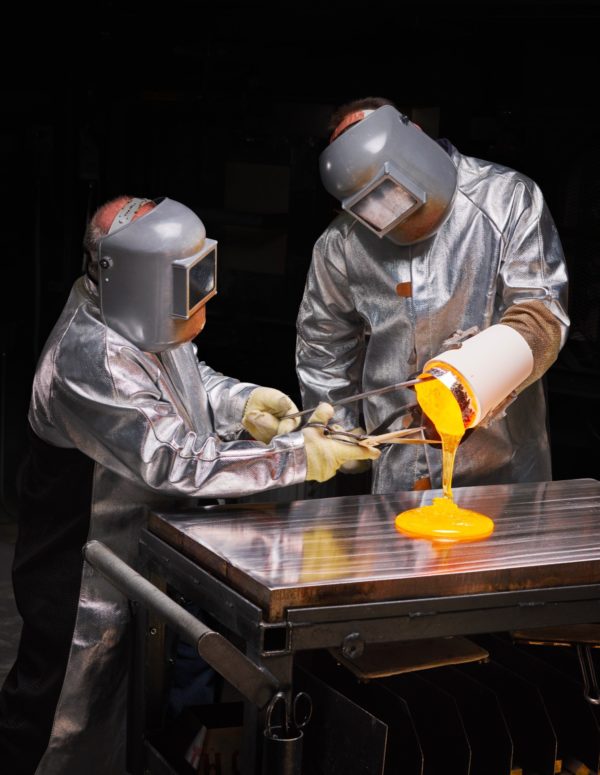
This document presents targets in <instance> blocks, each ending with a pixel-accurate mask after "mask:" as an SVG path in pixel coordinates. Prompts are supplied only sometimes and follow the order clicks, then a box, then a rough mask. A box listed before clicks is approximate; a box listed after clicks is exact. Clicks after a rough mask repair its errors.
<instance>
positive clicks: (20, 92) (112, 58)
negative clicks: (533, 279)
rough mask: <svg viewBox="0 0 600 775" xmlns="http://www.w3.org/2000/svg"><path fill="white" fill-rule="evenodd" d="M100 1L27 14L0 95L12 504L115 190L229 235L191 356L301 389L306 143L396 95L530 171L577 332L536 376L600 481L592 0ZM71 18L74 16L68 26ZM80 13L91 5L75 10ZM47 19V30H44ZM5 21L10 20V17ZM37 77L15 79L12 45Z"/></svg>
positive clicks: (456, 139)
mask: <svg viewBox="0 0 600 775" xmlns="http://www.w3.org/2000/svg"><path fill="white" fill-rule="evenodd" d="M285 8H286V18H287V14H288V13H289V15H290V21H282V20H281V17H280V14H281V11H282V6H281V5H279V6H269V7H267V6H266V5H263V4H257V3H245V4H239V5H238V4H235V3H228V2H223V3H217V4H215V5H214V7H212V8H211V9H207V8H204V7H202V5H201V4H198V3H195V2H173V3H169V4H162V5H160V6H153V5H147V4H146V5H144V6H143V8H141V7H140V5H139V4H135V5H133V4H127V3H101V4H99V5H97V6H96V7H95V8H94V13H95V16H94V18H93V19H90V20H85V23H82V24H81V26H80V27H79V28H78V32H77V34H75V33H73V34H71V33H70V32H69V31H68V29H67V27H65V28H64V29H63V31H62V32H61V31H60V24H58V25H56V21H57V20H56V19H54V20H53V21H54V23H55V25H54V27H53V31H52V34H45V32H46V31H45V30H44V29H43V20H42V21H40V19H39V18H37V19H36V21H37V25H36V31H37V35H36V37H35V40H34V39H32V38H28V41H27V51H26V53H25V52H23V51H21V52H20V54H21V56H20V57H18V58H16V59H14V58H7V62H6V65H5V66H4V67H3V70H2V72H3V81H2V83H3V86H2V90H1V91H0V165H1V166H0V169H1V171H2V174H1V175H0V186H1V187H2V200H3V208H2V209H3V216H4V217H3V219H2V229H1V230H0V244H1V250H2V255H3V261H2V266H3V281H2V284H1V289H0V294H1V295H0V301H1V306H0V353H1V383H0V389H1V404H0V421H1V422H2V427H1V434H0V440H1V446H0V456H1V459H0V471H1V477H2V480H1V486H2V499H3V501H5V502H7V503H8V509H9V511H10V503H11V498H12V494H13V491H14V478H15V473H16V470H17V466H18V462H19V459H20V456H21V454H22V450H23V443H24V428H25V417H26V411H27V403H28V400H29V389H30V382H31V377H32V374H33V369H34V366H35V362H36V359H37V356H38V354H39V352H40V349H41V347H42V346H43V343H44V340H45V338H46V336H47V334H48V333H49V331H50V328H51V327H52V324H53V322H54V320H55V319H56V317H57V315H58V313H59V312H60V309H61V307H62V305H63V303H64V301H65V299H66V296H67V294H68V291H69V288H70V286H71V284H72V282H73V280H74V279H75V278H76V277H77V275H78V274H79V273H80V268H81V248H80V243H81V236H82V233H83V229H84V226H85V222H86V218H87V217H88V215H89V214H90V213H91V212H92V211H93V210H94V208H95V207H96V206H97V205H98V204H100V203H102V202H103V201H105V200H106V199H108V198H110V197H112V196H114V195H117V194H120V193H132V194H136V195H138V194H139V195H144V196H149V197H154V196H160V195H167V196H169V197H172V198H174V199H178V200H181V201H183V202H184V203H186V204H187V205H188V206H190V207H192V208H193V209H194V210H195V211H196V212H197V213H198V214H199V215H200V216H201V217H202V219H203V220H204V222H205V224H206V226H207V230H208V233H209V235H210V236H212V237H214V238H217V239H218V240H219V250H220V276H219V294H218V296H217V297H216V298H215V299H214V300H212V301H211V303H210V305H209V308H208V324H207V327H206V329H205V332H204V333H203V334H202V335H201V337H200V338H199V339H198V346H199V349H200V355H201V357H202V358H203V359H205V360H206V361H207V362H208V363H210V365H211V366H213V367H214V368H217V369H219V370H222V371H223V372H225V373H227V374H230V375H232V376H237V377H239V378H241V379H244V380H249V381H255V382H258V383H260V384H266V385H273V386H277V387H279V388H281V389H282V390H285V391H287V392H288V393H290V394H291V395H292V396H293V397H294V398H295V399H296V400H298V388H297V383H296V377H295V371H294V343H295V318H296V311H297V307H298V303H299V300H300V297H301V294H302V289H303V283H304V277H305V274H306V270H307V268H308V264H309V261H310V254H311V248H312V245H313V243H314V241H315V239H316V238H317V237H318V235H319V234H320V233H321V231H322V230H323V228H324V227H325V226H326V225H327V223H328V222H329V221H330V220H331V218H332V216H333V213H334V208H335V202H334V201H333V200H332V199H330V198H329V197H328V195H327V194H326V193H325V192H324V191H323V189H322V187H321V184H320V181H319V176H318V156H319V153H320V152H321V150H322V149H323V148H324V147H325V144H326V142H327V133H326V122H327V117H328V114H329V112H330V110H331V108H332V107H333V106H335V105H338V104H339V103H341V102H344V101H346V100H349V99H353V98H355V97H360V96H366V95H383V96H387V97H389V98H391V99H393V100H394V101H395V102H396V103H397V104H398V105H399V107H400V108H401V109H403V110H404V111H405V112H406V113H408V114H409V115H410V116H411V118H413V120H415V121H417V122H418V123H419V124H420V125H421V126H422V127H423V128H424V129H425V130H426V131H427V132H429V133H430V134H431V135H433V136H443V137H448V138H449V139H450V140H451V141H452V142H453V143H454V144H455V145H456V146H457V147H458V148H459V149H460V150H461V151H462V152H464V153H466V154H469V155H474V156H479V157H482V158H486V159H490V160H493V161H496V162H500V163H503V164H506V165H509V166H511V167H514V168H516V169H519V170H520V171H522V172H524V173H526V174H528V175H530V176H531V177H532V178H534V180H536V181H537V182H538V183H539V184H540V186H541V187H542V190H543V192H544V194H545V196H546V199H547V201H548V203H549V205H550V209H551V211H552V213H553V216H554V218H555V220H556V223H557V226H558V228H559V232H560V234H561V238H562V241H563V244H564V248H565V253H566V256H567V261H568V266H569V272H570V280H571V285H570V313H571V316H572V320H573V325H572V329H571V334H570V337H569V341H568V343H567V345H566V347H565V348H564V350H563V351H562V353H561V356H560V358H559V361H558V362H557V364H556V365H555V366H554V367H553V368H552V369H551V371H550V372H549V374H548V377H547V385H548V391H549V404H550V418H549V419H550V428H551V434H552V443H553V457H554V476H555V478H561V479H565V478H573V477H578V476H594V477H597V478H600V463H599V462H598V461H599V460H600V456H599V455H598V454H597V448H598V443H599V442H600V411H599V409H600V342H599V339H600V111H599V110H598V99H599V94H600V89H599V86H598V84H599V80H600V66H599V65H600V55H599V46H600V37H599V33H600V7H599V4H598V2H568V1H567V0H564V1H560V2H553V1H552V0H544V1H542V0H540V1H539V2H535V1H534V0H529V1H524V2H520V3H498V2H488V3H484V2H481V3H473V4H471V3H458V4H446V5H438V4H432V3H417V2H415V3H403V2H397V3H395V4H393V5H391V4H378V3H371V4H364V5H363V6H362V7H360V6H349V5H348V4H342V3H328V4H322V5H321V6H320V7H318V8H316V7H315V6H312V5H311V6H307V5H300V4H295V5H293V6H291V5H289V4H287V5H286V7H285ZM71 21H72V20H71ZM76 21H82V22H83V20H76ZM56 27H58V30H59V31H58V32H56V31H55V29H56ZM9 34H10V31H9ZM24 56H26V57H30V58H31V57H33V59H34V61H35V63H36V68H37V75H36V80H35V82H34V83H32V82H30V83H28V84H27V85H26V86H24V87H22V88H15V86H14V78H13V76H14V74H15V71H18V69H19V62H20V61H23V57H24Z"/></svg>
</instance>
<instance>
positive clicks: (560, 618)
mask: <svg viewBox="0 0 600 775" xmlns="http://www.w3.org/2000/svg"><path fill="white" fill-rule="evenodd" d="M140 554H141V561H142V570H143V573H144V575H146V577H147V578H149V579H152V580H157V579H158V580H159V581H160V583H161V584H163V585H165V586H166V585H168V586H169V587H171V588H172V589H173V590H176V592H177V593H179V594H181V595H182V596H184V597H185V598H186V599H188V600H191V601H194V602H197V603H200V604H201V605H202V607H203V609H204V610H206V611H207V612H208V613H209V614H210V615H211V616H212V617H213V618H214V619H215V620H217V621H218V622H219V623H220V625H222V626H223V628H225V631H227V632H229V633H233V634H234V635H235V636H237V637H238V638H240V639H241V640H242V641H243V642H244V644H245V652H246V655H247V656H248V657H249V658H250V659H251V660H252V661H253V662H254V663H255V664H257V665H260V666H261V667H264V668H266V669H267V670H268V671H269V672H270V673H271V674H272V675H273V676H275V678H276V679H277V680H278V681H279V682H280V686H281V689H282V691H284V692H286V693H287V694H288V695H290V694H291V692H292V687H293V678H292V672H293V665H294V654H295V653H296V652H299V651H303V650H310V649H321V648H330V647H331V648H341V649H342V652H343V653H344V655H345V656H346V657H348V658H352V657H357V656H359V655H360V654H361V653H362V651H363V649H364V647H365V644H368V643H378V642H399V641H403V640H414V639H422V638H432V637H444V636H450V635H468V634H475V633H485V632H488V633H489V632H499V631H505V630H512V629H518V628H523V627H527V628H532V627H543V626H547V625H558V624H578V623H586V622H597V621H600V584H589V585H588V584H586V585H577V586H559V587H544V588H540V589H536V588H534V589H527V590H519V591H514V592H505V591H503V592H497V593H485V594H470V595H448V596H444V597H420V598H415V599H405V598H404V599H402V600H387V601H383V602H372V603H369V602H365V603H354V604H348V605H328V606H311V607H297V608H288V609H287V610H286V611H285V614H284V616H283V617H282V618H281V620H279V621H275V622H269V621H266V620H265V617H264V615H263V611H262V609H261V608H260V607H258V606H257V605H255V604H254V603H252V602H251V601H250V600H248V599H247V598H245V597H244V596H243V595H240V594H239V593H238V592H236V591H235V590H233V589H232V588H231V587H230V586H229V585H228V584H227V583H226V582H225V581H221V580H219V579H218V578H216V577H215V576H213V575H212V574H211V573H209V572H207V571H206V570H205V569H203V568H202V567H200V566H199V565H198V564H197V563H195V562H194V561H192V560H190V559H188V558H187V557H185V556H184V555H182V554H181V553H180V552H179V551H177V550H176V549H174V548H173V547H172V546H170V545H169V544H167V543H166V542H164V541H163V540H161V539H160V538H158V537H157V536H156V535H154V534H153V533H151V532H150V531H148V530H145V531H143V533H142V536H141V540H140ZM138 618H139V626H138V628H137V647H136V651H137V653H138V654H140V653H141V654H143V655H144V656H143V659H138V666H137V670H136V680H135V700H134V703H133V706H134V707H135V708H137V713H136V714H135V715H134V717H133V719H132V731H133V735H134V737H135V739H137V740H141V739H143V737H144V731H145V730H146V729H147V728H148V726H147V725H148V721H149V719H150V718H151V717H152V710H151V709H152V702H153V700H152V689H153V688H156V683H157V672H156V671H157V665H158V662H159V658H157V653H158V652H159V651H160V644H159V643H156V645H154V644H153V635H155V634H157V632H158V629H157V627H156V626H153V625H151V624H149V621H148V619H147V617H146V616H145V615H141V616H139V617H138ZM225 634H226V633H225ZM156 641H157V639H156V638H154V642H156ZM146 664H150V665H152V668H151V669H150V671H148V670H147V669H146V668H145V666H146ZM148 673H149V674H150V675H151V676H152V680H153V682H154V687H152V686H150V687H149V686H148V681H147V674H148ZM158 683H159V684H160V681H158ZM263 721H264V713H263V712H262V711H258V710H257V708H256V707H254V706H253V705H251V704H250V703H245V708H244V751H243V761H244V764H243V767H244V769H243V772H244V775H252V774H253V773H258V772H259V771H260V769H259V765H258V762H259V760H260V750H259V743H258V742H257V741H258V740H259V739H260V737H259V734H260V731H261V729H262V728H263V725H264V724H263ZM146 749H147V750H146V752H145V753H144V754H143V757H144V768H145V769H143V770H142V769H140V770H139V771H140V772H147V773H157V775H162V773H172V772H173V770H172V769H170V768H169V767H168V765H166V763H164V762H163V761H162V760H161V759H160V756H158V754H157V753H156V752H155V751H152V750H151V746H148V744H146Z"/></svg>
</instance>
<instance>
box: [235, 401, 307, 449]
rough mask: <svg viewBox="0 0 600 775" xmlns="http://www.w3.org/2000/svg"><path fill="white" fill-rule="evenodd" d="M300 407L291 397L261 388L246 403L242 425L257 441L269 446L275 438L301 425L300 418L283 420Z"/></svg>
mask: <svg viewBox="0 0 600 775" xmlns="http://www.w3.org/2000/svg"><path fill="white" fill-rule="evenodd" d="M297 411H298V407H297V406H296V404H295V403H294V402H293V401H292V399H291V398H290V397H289V396H286V394H285V393H282V392H281V390H275V388H268V387H259V388H256V389H255V390H253V391H252V393H250V397H249V398H248V400H247V401H246V406H245V408H244V415H243V417H242V425H243V426H244V428H245V429H246V430H247V431H248V433H249V434H250V435H251V436H252V438H254V439H256V440H257V441H263V442H264V443H265V444H268V443H269V442H270V441H271V439H272V438H273V436H281V434H283V433H291V432H292V431H293V430H295V429H296V428H297V427H298V426H299V425H300V418H299V417H294V418H293V419H291V420H282V419H281V418H282V417H284V416H285V415H286V414H294V412H297Z"/></svg>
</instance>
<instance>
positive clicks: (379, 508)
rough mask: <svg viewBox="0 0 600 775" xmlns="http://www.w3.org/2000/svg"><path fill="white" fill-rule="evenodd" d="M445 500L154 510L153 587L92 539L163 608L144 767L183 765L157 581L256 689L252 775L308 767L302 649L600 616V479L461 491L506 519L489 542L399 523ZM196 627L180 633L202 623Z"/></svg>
mask: <svg viewBox="0 0 600 775" xmlns="http://www.w3.org/2000/svg"><path fill="white" fill-rule="evenodd" d="M434 494H436V493H434ZM431 496H432V493H431V492H425V493H423V492H403V493H395V494H390V495H362V496H351V497H341V498H328V499H322V500H309V501H295V502H292V503H287V504H282V503H265V504H255V503H241V504H235V505H224V506H214V507H209V508H207V509H203V510H197V511H193V510H192V511H188V512H180V513H152V514H150V517H149V523H148V528H147V530H145V531H144V532H143V534H142V537H141V542H140V552H141V561H142V571H143V576H144V577H146V579H149V580H150V581H152V583H153V585H154V586H153V587H152V590H154V592H151V594H150V595H148V594H147V589H148V588H146V587H144V590H141V589H140V588H138V587H136V586H135V579H134V582H133V586H132V583H131V582H130V581H128V580H127V578H126V577H127V576H128V572H127V570H126V571H125V574H124V575H123V574H122V572H121V571H122V569H120V568H118V569H117V570H115V565H114V563H113V562H112V559H113V558H112V557H111V556H110V553H108V550H105V549H104V547H102V546H101V545H100V546H98V545H97V544H94V543H92V544H89V545H88V547H87V549H86V556H87V559H88V561H89V562H91V563H92V564H93V565H95V566H96V567H98V568H99V570H101V572H103V573H105V575H107V576H109V577H110V578H112V579H113V581H114V583H115V584H116V585H117V586H120V587H121V588H122V589H123V590H124V591H125V592H126V593H127V594H129V596H130V597H131V598H132V599H134V600H138V601H139V602H141V603H142V604H143V606H144V607H145V608H147V609H148V610H149V614H148V617H149V618H148V619H144V618H143V617H140V621H141V626H140V628H139V629H138V638H137V645H136V655H137V665H138V669H137V682H136V687H137V688H136V695H135V696H136V700H135V703H134V704H135V706H136V708H137V713H136V714H134V720H133V726H132V730H133V736H134V740H135V741H137V742H136V745H137V746H138V747H139V751H138V755H137V758H136V761H137V765H136V766H137V767H138V771H139V772H143V773H167V772H174V770H170V769H168V766H167V765H166V764H165V763H164V762H163V760H162V759H161V757H160V755H159V754H158V753H157V752H156V751H154V750H153V748H152V745H151V743H150V742H149V740H148V739H147V736H146V735H145V730H146V729H147V728H148V727H149V726H150V725H151V722H152V718H153V713H155V702H156V701H157V699H156V698H157V697H158V696H160V689H161V677H160V676H161V669H162V668H161V665H162V664H163V660H162V657H161V633H162V628H163V624H164V622H165V621H166V622H168V623H169V624H170V625H171V626H173V627H175V628H177V626H178V624H177V622H178V621H179V622H180V623H181V619H178V615H177V604H176V603H175V602H173V603H172V601H171V600H170V599H169V598H165V596H163V595H161V593H160V592H158V590H156V589H155V587H159V588H161V589H163V590H164V589H169V590H170V592H171V596H172V593H173V591H176V593H177V594H180V595H181V596H183V597H184V598H185V599H186V600H189V601H195V602H197V603H199V604H201V606H202V608H203V609H204V610H205V611H206V612H207V613H208V614H209V615H210V617H211V619H212V620H214V621H216V622H218V624H219V627H218V628H215V629H219V630H220V631H221V632H220V634H218V635H215V633H214V632H213V631H211V630H207V628H205V627H204V626H203V625H201V624H200V623H199V622H197V626H198V627H199V628H200V630H196V634H194V632H193V627H194V625H193V623H192V625H191V626H192V635H191V636H189V634H188V637H191V639H192V640H194V641H196V640H197V641H198V643H202V639H203V638H205V644H208V643H209V641H211V638H213V639H214V640H213V641H212V643H213V646H212V648H213V652H212V654H211V653H210V649H208V650H207V649H205V656H206V654H207V653H208V656H207V657H206V658H207V659H208V661H209V662H211V659H212V664H213V665H214V666H215V668H216V669H217V671H218V672H221V673H222V674H223V675H225V677H226V678H227V680H232V682H233V684H234V685H235V686H237V688H238V689H239V690H240V692H241V693H242V694H243V695H244V696H245V697H246V703H245V705H244V721H243V726H244V756H243V773H244V775H251V773H260V772H265V773H266V772H278V773H280V775H291V774H292V773H294V775H296V774H297V773H299V772H300V771H301V756H302V747H301V743H302V732H301V730H300V729H299V728H296V727H295V725H294V717H293V705H294V699H295V697H296V689H295V687H294V662H295V659H296V657H297V655H298V654H299V652H305V651H309V650H315V649H334V650H336V651H337V653H338V654H339V655H340V658H343V659H345V660H349V661H352V660H358V659H360V658H361V657H362V656H363V655H364V654H367V653H368V650H369V648H375V647H376V646H377V645H378V644H394V643H395V644H401V643H406V642H408V641H416V640H420V639H432V638H447V637H449V636H459V635H460V636H464V635H469V634H474V633H493V632H502V631H510V630H515V629H523V628H527V629H529V630H530V629H531V628H535V627H547V626H549V625H568V624H581V623H589V622H600V482H598V481H596V480H591V479H580V480H571V481H558V482H541V483H528V484H507V485H497V486H485V487H468V488H457V489H456V490H455V500H456V502H457V503H458V504H459V505H461V506H463V507H465V508H468V509H472V510H474V511H479V512H481V513H483V514H486V515H488V516H490V517H491V518H492V519H493V520H494V522H495V530H494V533H493V534H492V535H491V536H490V537H489V538H487V539H485V540H483V541H474V542H465V543H439V544H434V543H432V542H430V541H426V540H417V539H414V538H409V537H406V536H404V535H402V534H400V533H399V532H397V530H396V529H395V524H394V517H395V516H396V514H398V513H399V512H401V511H403V510H405V509H408V508H413V507H415V506H417V505H422V504H423V503H427V502H430V499H431ZM132 573H133V572H132ZM134 575H135V574H134ZM142 582H143V584H147V582H144V580H142ZM157 596H158V597H157ZM159 598H160V600H163V601H164V600H167V601H168V602H167V603H166V606H167V608H169V610H168V611H167V610H166V609H165V608H164V607H163V608H161V606H162V605H163V603H161V602H157V601H158V600H159ZM171 604H172V605H173V606H175V608H173V609H171V608H170V606H171ZM173 611H175V613H173ZM187 616H189V614H187ZM186 622H187V624H189V622H188V621H187V620H186ZM187 624H181V626H180V632H182V633H185V632H188V633H189V628H187ZM207 633H208V637H205V636H207ZM231 641H233V645H232V644H231ZM199 651H200V652H201V653H202V648H201V647H199ZM275 697H278V698H281V697H283V699H284V702H285V704H286V706H287V716H285V718H284V719H283V721H285V725H284V724H283V721H282V723H281V725H280V727H279V734H271V735H270V734H269V733H268V732H267V733H266V734H265V729H266V728H268V726H267V718H266V717H267V715H268V714H269V712H270V710H272V708H273V698H275ZM283 726H285V733H284V731H283Z"/></svg>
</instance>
